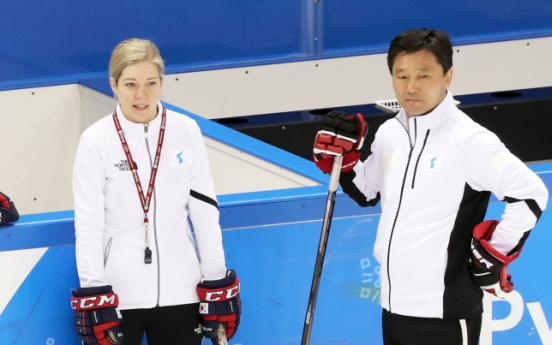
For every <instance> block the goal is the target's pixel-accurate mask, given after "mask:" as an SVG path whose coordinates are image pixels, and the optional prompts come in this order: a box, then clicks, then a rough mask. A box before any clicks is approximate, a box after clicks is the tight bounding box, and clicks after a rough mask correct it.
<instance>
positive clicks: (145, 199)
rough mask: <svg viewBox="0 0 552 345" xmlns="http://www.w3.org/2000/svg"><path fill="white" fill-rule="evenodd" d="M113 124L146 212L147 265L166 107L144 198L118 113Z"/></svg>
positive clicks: (149, 256)
mask: <svg viewBox="0 0 552 345" xmlns="http://www.w3.org/2000/svg"><path fill="white" fill-rule="evenodd" d="M113 122H115V128H116V129H117V134H119V139H121V144H122V145H123V149H124V150H125V155H126V157H127V161H128V165H129V167H130V170H131V171H132V175H133V176H134V183H135V184H136V190H137V191H138V196H139V197H140V202H141V203H142V210H143V211H144V227H145V228H146V251H145V259H144V261H145V263H147V264H149V263H151V250H150V249H149V236H148V225H149V220H148V210H149V205H150V202H151V195H152V194H153V187H154V186H155V178H156V176H157V169H158V168H159V158H160V157H161V148H162V147H163V139H164V138H165V123H166V122H167V114H166V111H165V107H163V113H162V114H161V128H160V129H159V140H158V142H157V151H155V159H154V161H153V167H152V169H151V175H150V180H149V185H148V191H147V193H146V195H145V196H144V190H143V188H142V183H140V176H138V169H137V168H136V163H135V162H134V160H133V159H132V155H131V154H130V148H129V147H128V143H127V141H126V139H125V135H124V133H123V129H122V128H121V124H120V123H119V119H118V118H117V111H115V112H113Z"/></svg>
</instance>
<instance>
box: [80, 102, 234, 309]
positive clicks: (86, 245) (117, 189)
mask: <svg viewBox="0 0 552 345" xmlns="http://www.w3.org/2000/svg"><path fill="white" fill-rule="evenodd" d="M162 107H163V106H162V104H161V103H159V105H158V109H159V113H158V115H157V117H156V118H155V119H154V120H153V121H152V122H150V123H149V124H147V125H144V124H140V123H134V122H131V121H129V120H127V119H126V118H125V117H124V116H123V115H122V111H121V108H120V106H117V116H118V119H119V122H120V123H121V127H122V129H123V132H124V135H125V137H126V140H127V142H128V145H129V147H130V151H131V154H132V158H133V160H134V161H135V163H136V165H137V166H138V174H139V177H140V181H141V184H142V188H143V190H144V193H146V191H147V188H148V183H149V179H150V173H151V169H152V162H153V160H154V157H155V151H156V148H157V142H158V137H159V129H160V124H161V110H162ZM166 114H167V122H166V129H165V138H164V142H163V147H162V151H161V157H160V163H159V170H158V172H157V178H156V180H155V189H154V193H153V196H152V200H151V204H150V208H149V212H148V218H149V223H150V225H149V248H150V250H151V251H152V263H151V264H145V263H144V250H145V248H146V242H145V238H146V237H145V236H146V232H145V227H144V224H143V219H144V212H143V210H142V206H141V203H140V199H139V196H138V191H137V188H136V184H135V182H134V179H133V176H132V172H131V171H130V169H129V165H128V162H127V158H126V156H125V153H124V150H123V147H122V144H121V141H120V139H119V136H118V134H117V132H116V129H115V125H114V122H113V118H112V115H111V114H110V115H109V116H106V117H104V118H102V119H101V120H99V121H98V122H96V123H95V124H93V125H92V126H90V127H89V128H88V129H86V130H85V131H84V132H83V134H82V136H81V139H80V143H79V147H78V150H77V154H76V158H75V163H74V171H73V193H74V203H75V205H74V207H75V235H76V259H77V268H78V275H79V280H80V285H81V287H92V286H103V285H112V286H113V291H114V292H115V293H117V294H118V295H119V308H120V309H123V310H124V309H138V308H152V307H155V306H169V305H179V304H188V303H196V302H198V301H199V299H198V297H197V295H196V285H197V284H198V283H199V282H200V280H201V279H202V278H203V279H207V280H214V279H220V278H222V277H224V275H225V272H226V266H225V259H224V250H223V246H222V234H221V229H220V225H219V211H218V206H217V202H216V195H215V190H214V186H213V181H212V178H211V172H210V169H209V163H208V160H207V153H206V149H205V144H204V141H203V137H202V135H201V132H200V129H199V127H198V125H197V123H196V122H195V121H194V120H192V119H191V118H189V117H187V116H185V115H181V114H178V113H175V112H173V111H170V110H166ZM192 229H193V231H192ZM200 258H201V259H200Z"/></svg>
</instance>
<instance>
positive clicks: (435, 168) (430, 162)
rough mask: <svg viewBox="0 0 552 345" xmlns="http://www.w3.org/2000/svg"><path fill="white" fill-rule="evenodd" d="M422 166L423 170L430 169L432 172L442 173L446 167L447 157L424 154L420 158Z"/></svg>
mask: <svg viewBox="0 0 552 345" xmlns="http://www.w3.org/2000/svg"><path fill="white" fill-rule="evenodd" d="M420 166H421V170H422V171H428V172H432V173H442V172H443V169H444V167H445V157H442V156H436V155H435V156H433V155H423V156H422V159H421V160H420Z"/></svg>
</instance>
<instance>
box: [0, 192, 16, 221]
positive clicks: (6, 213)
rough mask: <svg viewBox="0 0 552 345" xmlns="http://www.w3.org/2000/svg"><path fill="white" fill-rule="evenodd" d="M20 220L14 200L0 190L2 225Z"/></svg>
mask: <svg viewBox="0 0 552 345" xmlns="http://www.w3.org/2000/svg"><path fill="white" fill-rule="evenodd" d="M18 220H19V213H18V212H17V209H16V208H15V205H14V203H13V201H11V200H10V198H9V197H8V196H7V195H6V194H4V193H2V192H0V226H2V225H6V224H8V223H11V222H17V221H18Z"/></svg>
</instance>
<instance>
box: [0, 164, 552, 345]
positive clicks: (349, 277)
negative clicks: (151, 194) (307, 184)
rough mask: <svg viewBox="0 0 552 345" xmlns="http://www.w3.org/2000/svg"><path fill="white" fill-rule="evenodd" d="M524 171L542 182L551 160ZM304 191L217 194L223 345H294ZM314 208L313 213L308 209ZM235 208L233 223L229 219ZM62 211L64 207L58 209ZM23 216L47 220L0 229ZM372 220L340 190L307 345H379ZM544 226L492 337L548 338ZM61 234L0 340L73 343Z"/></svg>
mask: <svg viewBox="0 0 552 345" xmlns="http://www.w3.org/2000/svg"><path fill="white" fill-rule="evenodd" d="M532 168H533V169H534V170H535V171H536V172H538V173H539V175H540V176H541V177H542V178H543V180H544V181H545V182H546V183H547V185H548V186H549V188H550V186H551V185H552V184H550V178H549V176H550V175H551V174H550V172H549V170H552V169H550V168H551V166H550V164H541V165H536V166H532ZM315 189H316V188H315ZM304 190H305V189H303V188H299V189H297V190H296V191H295V192H296V194H297V195H299V196H297V197H292V196H290V195H288V196H287V197H281V196H279V197H277V198H271V197H270V194H271V193H270V192H266V193H257V194H254V193H253V194H244V195H245V196H247V197H249V198H250V200H251V202H248V201H247V200H244V198H243V197H242V198H241V200H240V195H233V196H225V197H222V198H220V199H221V200H220V201H221V202H220V210H221V223H222V224H223V239H224V246H225V250H226V259H227V266H228V267H229V268H233V269H236V270H237V272H238V274H239V277H240V280H241V282H242V299H243V311H244V313H243V316H242V322H241V325H240V328H239V332H238V333H237V335H236V336H235V337H234V338H233V339H232V340H231V341H230V342H229V344H231V345H239V344H241V345H253V344H255V345H264V344H299V343H300V340H301V333H302V327H303V323H304V318H305V310H306V306H307V301H308V296H309V290H310V284H311V280H312V273H313V266H314V261H315V256H316V252H317V247H318V241H319V235H320V229H321V218H322V216H323V204H324V200H325V195H324V193H322V192H320V191H318V192H315V193H303V195H300V194H301V193H300V192H301V191H304ZM306 190H309V188H306ZM274 194H275V195H280V194H282V192H274ZM263 195H264V198H263ZM282 205H284V206H285V207H284V208H285V212H280V213H279V215H280V222H275V221H274V219H275V217H273V216H272V215H273V213H274V212H276V211H277V210H279V209H281V208H282ZM251 207H254V208H255V209H254V212H255V213H256V214H257V215H259V214H264V215H266V218H265V220H268V221H266V222H263V216H257V217H256V218H254V219H245V218H246V217H245V216H243V214H245V213H246V212H248V210H249V211H251ZM503 208H504V205H503V203H501V202H498V201H497V200H496V199H494V201H493V202H492V203H491V205H490V207H489V211H488V214H487V218H499V217H500V214H501V212H502V211H503ZM370 211H372V212H371V213H372V214H370ZM367 212H368V213H367ZM315 213H317V214H318V216H316V217H315V216H313V215H314V214H315ZM240 214H241V216H240V217H239V218H240V219H243V222H242V223H240V222H239V221H238V220H236V219H232V218H233V217H234V216H235V215H240ZM67 215H70V213H61V216H67ZM32 218H35V219H43V220H44V222H45V224H46V227H48V224H50V226H51V224H52V219H49V218H52V217H51V216H48V214H45V215H36V216H33V217H24V219H23V220H22V221H23V223H22V224H18V226H17V227H16V226H10V227H6V228H5V230H1V231H0V234H2V233H4V231H11V232H12V234H13V233H15V232H16V231H14V229H16V228H21V229H23V228H25V223H28V224H29V226H28V228H29V229H28V230H27V231H28V235H32V233H33V231H36V232H37V233H39V232H40V230H37V227H38V228H40V227H41V226H40V222H33V220H32ZM61 218H63V217H61ZM378 221H379V209H377V208H373V209H370V208H368V209H361V208H359V207H356V206H353V205H352V204H350V203H349V201H348V198H347V197H346V196H344V195H343V194H341V193H340V194H339V196H338V198H337V202H336V213H335V217H334V220H333V223H332V228H331V233H330V239H329V244H328V250H327V254H326V261H325V266H324V271H323V275H322V280H321V286H320V291H319V298H318V303H317V308H316V314H315V320H314V326H313V330H312V341H311V344H313V345H323V344H382V340H381V335H380V327H381V323H380V315H381V308H380V306H379V304H378V301H379V275H378V273H379V265H378V263H377V262H376V261H375V260H374V258H373V257H372V245H373V242H374V239H375V234H376V227H377V223H378ZM59 224H60V227H61V228H63V227H72V219H71V218H66V219H65V220H61V221H60V222H59ZM224 224H226V225H224ZM551 225H552V219H551V214H550V211H549V210H547V211H545V212H544V213H543V216H542V218H541V220H540V222H539V224H538V225H537V227H536V228H535V229H534V231H533V232H532V234H531V236H530V238H529V240H528V241H527V244H526V246H525V249H524V252H523V255H521V257H520V258H519V259H518V260H517V261H516V262H515V263H514V264H513V265H512V266H511V270H510V271H511V273H512V275H513V277H514V280H515V284H516V290H517V291H518V292H519V293H520V295H521V296H522V298H523V303H522V304H521V308H522V317H521V319H520V320H519V322H517V323H516V324H515V326H514V327H512V328H511V329H508V330H504V331H496V332H493V334H492V343H493V344H500V345H503V344H543V342H542V341H541V336H550V334H547V335H545V334H544V328H546V329H547V331H548V333H550V326H549V325H550V322H548V321H547V318H546V317H547V316H548V318H551V317H552V298H551V297H550V294H549V292H548V290H549V289H548V288H546V287H547V286H551V283H552V275H551V274H550V273H549V272H550V267H551V266H552V259H551V257H550V255H549V254H548V253H549V247H550V243H552V242H551V240H552V233H551V231H550V230H549V229H550V226H551ZM33 229H34V230H33ZM50 231H52V233H53V232H54V231H55V230H54V229H50ZM52 233H51V235H52ZM50 237H55V236H50ZM62 237H65V235H64V236H62ZM9 238H11V236H10V237H9ZM9 238H8V237H4V236H2V237H0V244H1V243H5V242H9V241H10V240H9ZM64 241H65V240H64V239H61V240H60V242H59V243H58V244H57V245H55V246H52V247H50V248H49V249H48V250H47V251H46V254H45V255H44V256H43V257H42V259H41V260H40V261H39V262H38V264H37V265H36V266H35V267H34V269H33V270H32V272H31V273H30V274H29V276H28V277H27V278H26V280H25V281H24V283H23V284H22V285H21V287H20V288H19V289H18V291H17V292H16V294H15V295H14V296H13V298H12V299H11V301H10V302H9V304H8V306H7V307H6V309H5V310H4V312H3V313H2V314H1V315H0V344H48V345H54V344H58V345H59V344H77V343H78V340H77V339H76V336H75V335H74V332H73V329H72V327H71V324H72V322H71V311H70V309H69V303H68V300H69V296H70V289H71V288H74V287H76V286H77V284H78V279H77V276H76V269H75V257H74V245H73V244H71V243H67V244H63V242H64ZM47 243H51V242H47ZM4 250H5V249H4ZM527 303H533V305H534V304H535V303H538V306H539V308H540V314H541V315H544V323H545V324H546V325H545V326H546V327H543V320H542V318H541V320H540V321H539V322H540V323H539V325H540V326H539V327H540V329H539V327H537V326H536V324H537V321H535V320H536V319H538V317H539V313H533V314H532V313H530V312H529V309H528V307H527ZM518 307H519V306H518ZM492 308H493V311H492V317H493V318H494V319H497V320H500V319H504V318H507V317H508V316H509V315H510V312H511V310H510V308H511V307H510V303H509V302H505V301H502V302H494V303H492ZM551 320H552V319H551ZM539 332H540V333H541V334H539ZM204 343H205V344H209V343H210V342H207V341H205V342H204Z"/></svg>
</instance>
